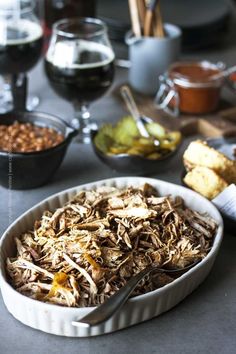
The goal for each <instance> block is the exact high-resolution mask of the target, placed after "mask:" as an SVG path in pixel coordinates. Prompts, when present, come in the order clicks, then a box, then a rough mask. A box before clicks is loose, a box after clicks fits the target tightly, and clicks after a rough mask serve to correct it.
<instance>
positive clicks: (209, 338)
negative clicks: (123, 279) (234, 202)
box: [0, 22, 236, 354]
mask: <svg viewBox="0 0 236 354" xmlns="http://www.w3.org/2000/svg"><path fill="white" fill-rule="evenodd" d="M235 28H236V25H235V23H234V22H233V23H232V26H231V32H230V34H229V35H228V36H227V38H226V41H225V43H224V45H223V46H221V47H220V48H214V47H213V48H209V49H205V50H203V51H199V52H197V53H193V54H190V53H188V54H185V57H188V58H195V59H202V58H204V59H209V60H211V61H218V60H223V61H224V62H226V64H227V65H233V64H235V57H236V44H235V38H234V37H235ZM118 54H119V53H118ZM126 80H127V71H126V70H125V69H117V72H116V81H115V84H114V86H116V85H118V84H119V83H121V82H125V81H126ZM114 86H113V88H114ZM30 91H31V93H35V94H38V95H40V98H41V105H40V107H39V109H40V110H41V111H46V112H51V113H55V114H58V115H59V116H61V117H62V118H65V119H68V121H69V120H70V119H71V117H72V116H73V110H72V107H71V106H70V104H68V103H67V102H66V101H63V100H62V99H59V98H57V97H56V96H55V94H54V93H53V92H52V91H51V89H50V88H49V87H48V84H47V81H46V78H45V75H44V72H43V67H42V63H41V64H39V65H38V66H37V67H36V68H35V69H34V70H33V71H32V73H31V74H30ZM224 95H225V97H226V96H227V98H228V99H229V100H231V101H232V102H234V103H236V94H231V93H230V92H229V91H228V90H227V89H226V90H225V92H224ZM91 112H92V115H93V117H94V118H95V119H97V120H98V121H99V122H101V123H102V122H104V121H108V120H109V121H110V120H113V121H115V120H116V119H118V118H119V117H120V116H122V115H123V114H125V113H126V112H125V111H124V110H123V108H122V107H121V106H120V105H119V103H118V102H117V101H116V99H115V97H114V96H113V95H112V90H111V91H110V92H109V93H108V94H107V95H106V96H105V97H103V98H102V99H101V100H99V101H97V102H95V103H94V104H93V105H92V107H91ZM187 143H188V141H186V142H185V143H184V145H183V146H182V149H181V150H180V151H179V154H178V156H177V158H176V159H175V160H174V161H173V162H172V163H171V165H170V166H169V169H168V170H167V171H156V174H155V175H154V176H153V177H155V178H160V179H162V180H167V181H170V182H175V183H177V184H180V183H181V180H180V176H181V171H182V162H181V156H182V152H183V150H184V148H185V146H186V144H187ZM116 176H121V174H119V173H116V172H114V171H111V170H110V169H109V168H108V167H106V166H105V165H103V164H102V163H101V162H100V161H98V159H97V158H96V157H95V155H94V153H93V151H92V149H91V147H90V146H87V145H86V146H82V145H78V144H76V143H72V145H71V147H70V148H69V150H68V153H67V155H66V157H65V160H64V162H63V164H62V166H61V168H60V170H59V171H58V173H57V174H56V176H55V178H54V179H53V180H52V181H51V182H50V183H49V184H48V185H46V186H43V187H41V188H37V189H35V190H29V191H8V190H6V189H4V188H2V187H0V217H1V219H0V220H1V223H0V234H2V232H3V231H4V230H5V228H6V227H7V226H8V224H9V222H10V221H11V220H9V216H10V218H11V219H12V220H14V219H15V218H16V217H17V216H19V215H20V214H21V213H23V212H24V211H25V210H27V209H28V208H30V207H31V206H33V205H34V204H35V203H37V202H39V201H41V200H42V199H44V198H46V197H48V196H49V195H51V194H53V193H55V192H58V191H61V190H63V189H65V188H69V187H73V186H75V185H78V184H82V183H86V182H90V181H94V180H98V179H103V178H109V177H116ZM26 178H30V176H26ZM11 200H12V207H11V210H10V211H9V208H8V204H9V203H10V201H11ZM235 254H236V237H235V235H232V234H231V235H230V234H225V237H224V240H223V244H222V246H221V250H220V253H219V256H218V257H217V260H216V262H215V265H214V267H213V270H212V271H211V273H210V275H209V276H208V278H207V279H206V281H205V282H204V283H203V284H202V285H201V286H200V287H199V288H198V289H197V290H196V291H195V292H194V293H193V294H192V295H191V296H189V297H188V298H186V299H185V300H184V301H183V302H182V303H180V304H179V305H178V306H176V307H175V308H174V309H172V310H171V311H169V312H168V313H165V314H163V315H161V316H159V317H157V318H155V319H153V320H150V321H148V322H146V323H142V324H140V325H136V326H134V327H131V328H128V329H125V330H122V331H120V332H116V333H113V334H109V335H104V336H101V337H94V338H66V337H57V336H54V335H50V334H46V333H43V332H39V331H36V330H34V329H31V328H29V327H26V326H25V325H23V324H21V323H20V322H18V321H17V320H15V319H14V318H13V317H12V316H11V315H10V314H9V313H8V312H7V310H6V308H5V306H4V304H3V301H2V299H0V353H1V354H31V353H32V354H42V353H52V354H54V353H55V354H56V353H57V354H60V353H71V354H72V353H88V354H92V353H94V354H110V353H114V354H115V353H127V354H128V353H137V354H143V353H160V354H161V353H163V354H164V353H165V354H167V353H225V354H231V353H235V347H236V336H235V329H236V297H235V294H236V257H235ZM16 306H17V304H16Z"/></svg>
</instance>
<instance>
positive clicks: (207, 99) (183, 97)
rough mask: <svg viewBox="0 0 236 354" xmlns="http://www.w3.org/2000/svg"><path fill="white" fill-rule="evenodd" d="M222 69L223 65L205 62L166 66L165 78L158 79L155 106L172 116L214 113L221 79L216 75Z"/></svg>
mask: <svg viewBox="0 0 236 354" xmlns="http://www.w3.org/2000/svg"><path fill="white" fill-rule="evenodd" d="M224 68H225V65H224V64H223V63H218V64H212V63H210V62H208V61H201V62H178V63H175V64H173V65H171V66H170V68H169V70H168V72H167V74H165V75H164V76H161V77H160V81H161V85H160V89H159V91H158V93H157V97H156V103H157V107H158V108H159V109H163V110H165V111H167V112H168V113H171V114H172V115H178V114H179V112H182V113H187V114H206V113H210V112H213V111H215V110H216V109H217V107H218V104H219V99H220V91H221V87H222V84H223V78H222V77H218V74H220V72H221V71H222V70H223V69H224Z"/></svg>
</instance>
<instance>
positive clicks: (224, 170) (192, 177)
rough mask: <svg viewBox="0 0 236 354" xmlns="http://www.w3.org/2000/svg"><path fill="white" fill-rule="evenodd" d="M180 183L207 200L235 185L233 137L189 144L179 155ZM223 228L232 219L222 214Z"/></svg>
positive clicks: (233, 221) (235, 155)
mask: <svg viewBox="0 0 236 354" xmlns="http://www.w3.org/2000/svg"><path fill="white" fill-rule="evenodd" d="M183 164H184V167H185V172H184V176H183V182H184V184H185V185H186V186H188V187H189V188H191V189H193V190H195V191H196V192H198V193H200V194H201V195H203V196H204V197H206V198H207V199H209V200H212V199H214V198H215V197H216V196H217V195H219V194H220V193H221V192H223V190H224V189H225V188H226V187H228V186H229V185H230V184H236V137H230V138H214V139H207V140H206V141H202V140H195V141H192V142H191V143H190V144H189V146H188V147H187V149H186V150H185V152H184V154H183ZM222 214H223V217H224V219H225V225H226V226H228V227H229V228H232V226H233V225H234V227H235V226H236V220H235V219H234V218H232V217H231V216H230V215H228V214H226V213H222Z"/></svg>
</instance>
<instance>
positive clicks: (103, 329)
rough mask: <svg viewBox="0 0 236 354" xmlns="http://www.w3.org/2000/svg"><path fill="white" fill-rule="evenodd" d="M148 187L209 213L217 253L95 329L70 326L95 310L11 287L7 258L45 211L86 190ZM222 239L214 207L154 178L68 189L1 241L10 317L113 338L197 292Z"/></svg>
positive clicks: (67, 332) (0, 281) (61, 331)
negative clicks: (61, 303)
mask: <svg viewBox="0 0 236 354" xmlns="http://www.w3.org/2000/svg"><path fill="white" fill-rule="evenodd" d="M144 183H150V184H151V185H153V186H154V187H156V188H157V189H158V191H159V193H160V195H163V196H164V195H168V194H171V195H173V196H177V195H179V196H182V197H183V198H184V200H185V203H186V204H187V206H188V207H190V208H192V209H194V210H197V211H200V212H207V213H208V214H209V215H210V216H211V217H213V218H214V219H215V220H216V221H217V223H218V225H219V227H218V230H217V233H216V236H215V239H214V243H213V247H212V249H211V250H210V252H209V253H208V255H207V256H206V257H205V258H204V259H203V260H202V261H201V262H200V263H199V264H197V265H196V266H194V267H193V268H192V269H190V270H189V271H188V272H186V273H185V274H183V275H182V276H180V277H179V278H177V279H176V280H174V281H173V282H172V283H170V284H167V285H165V286H164V287H162V288H160V289H157V290H154V291H151V292H149V293H147V294H144V295H139V296H136V297H134V298H131V299H129V300H128V301H127V303H126V304H125V306H124V307H123V308H122V309H121V310H120V311H119V313H117V314H116V315H115V316H114V317H112V318H111V319H110V320H109V321H107V322H106V323H104V324H102V325H99V326H96V327H91V328H84V327H76V326H73V325H72V322H73V321H76V320H77V319H79V318H81V317H83V316H85V315H86V314H87V313H88V312H89V311H91V309H92V308H91V307H90V308H67V307H62V306H58V305H53V304H46V303H43V302H41V301H37V300H33V299H30V298H29V297H27V296H24V295H22V294H20V293H18V292H17V291H16V290H14V288H13V287H12V286H11V285H10V284H9V283H8V281H7V277H6V272H5V261H6V258H7V257H12V256H14V255H15V253H16V249H15V245H14V236H16V235H20V234H21V233H22V232H24V231H26V230H28V229H30V228H32V227H33V223H34V220H36V219H38V218H40V216H41V215H42V213H43V211H44V210H55V209H56V208H60V207H61V206H62V205H63V204H65V203H66V202H67V201H68V200H70V199H71V198H72V197H73V196H74V195H75V194H77V193H78V192H79V191H80V190H82V189H86V190H88V189H94V188H97V187H100V186H115V187H118V188H125V187H128V186H142V185H143V184H144ZM222 233H223V222H222V218H221V216H220V214H219V212H218V210H217V209H216V208H215V207H214V206H213V204H212V203H210V202H209V201H208V200H206V199H205V198H203V197H201V196H200V195H199V194H197V193H195V192H193V191H191V190H189V189H187V188H184V187H181V186H177V185H174V184H171V183H167V182H163V181H159V180H156V179H151V178H142V177H121V178H114V179H107V180H103V181H98V182H94V183H89V184H84V185H81V186H78V187H74V188H71V189H67V190H65V191H63V192H61V193H58V194H55V195H53V196H51V197H49V198H47V199H45V200H44V201H42V202H41V203H39V204H37V205H35V206H34V207H33V208H31V209H29V210H28V211H27V212H26V213H24V214H23V215H22V216H20V217H19V218H18V219H17V220H16V221H15V222H14V223H13V224H12V225H10V227H9V228H8V229H7V230H6V232H5V233H4V235H3V236H2V239H1V242H0V257H1V268H0V285H1V291H2V296H3V300H4V302H5V305H6V307H7V309H8V311H9V312H10V313H11V314H12V315H13V316H14V317H15V318H16V319H17V320H19V321H21V322H22V323H24V324H25V325H27V326H30V327H33V328H36V329H39V330H41V331H44V332H48V333H52V334H56V335H61V336H70V337H87V336H95V335H101V334H105V333H110V332H114V331H117V330H119V329H122V328H125V327H128V326H132V325H134V324H137V323H140V322H143V321H146V320H148V319H151V318H153V317H155V316H158V315H159V314H161V313H163V312H165V311H167V310H170V309H171V308H172V307H174V306H175V305H177V304H178V303H179V302H180V301H182V300H183V299H184V298H185V297H186V296H187V295H189V294H190V293H191V292H192V291H193V290H194V289H196V288H197V287H198V285H199V284H200V283H201V282H202V281H203V280H204V279H205V278H206V276H207V275H208V273H209V272H210V270H211V268H212V266H213V263H214V261H215V257H216V255H217V253H218V250H219V247H220V243H221V240H222Z"/></svg>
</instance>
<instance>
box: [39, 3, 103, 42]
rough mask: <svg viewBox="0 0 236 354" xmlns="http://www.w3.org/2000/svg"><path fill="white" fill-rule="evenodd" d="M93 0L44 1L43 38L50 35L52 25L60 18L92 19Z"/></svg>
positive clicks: (93, 11) (93, 10)
mask: <svg viewBox="0 0 236 354" xmlns="http://www.w3.org/2000/svg"><path fill="white" fill-rule="evenodd" d="M95 3H96V1H95V0H44V19H45V26H44V31H45V36H46V38H47V37H49V36H50V35H51V29H52V25H53V23H55V22H56V21H58V20H60V19H62V18H72V17H94V16H95Z"/></svg>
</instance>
